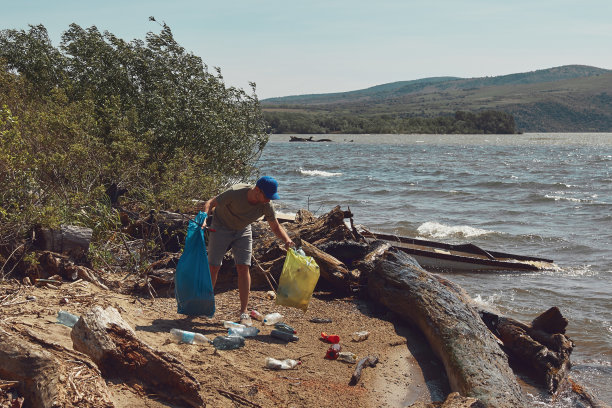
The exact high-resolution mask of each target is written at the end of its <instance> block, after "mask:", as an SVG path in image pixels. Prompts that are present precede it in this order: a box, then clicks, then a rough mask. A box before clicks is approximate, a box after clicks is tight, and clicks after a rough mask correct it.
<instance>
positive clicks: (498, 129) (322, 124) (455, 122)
mask: <svg viewBox="0 0 612 408" xmlns="http://www.w3.org/2000/svg"><path fill="white" fill-rule="evenodd" d="M264 117H265V119H266V121H267V123H268V125H269V126H270V128H271V131H272V133H300V134H308V133H356V134H363V133H428V134H431V133H437V134H456V133H463V134H480V133H496V134H512V133H516V128H515V123H514V118H513V117H512V115H510V114H507V113H504V112H500V111H491V110H487V111H482V112H477V113H472V112H464V111H457V112H456V113H455V115H454V116H439V117H434V118H426V117H402V116H399V115H390V114H382V115H359V114H348V113H346V114H337V113H302V112H288V111H266V112H264Z"/></svg>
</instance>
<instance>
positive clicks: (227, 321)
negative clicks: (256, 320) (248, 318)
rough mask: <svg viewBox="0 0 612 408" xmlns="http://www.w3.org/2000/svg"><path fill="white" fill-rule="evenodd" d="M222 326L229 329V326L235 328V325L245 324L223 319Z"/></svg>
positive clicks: (241, 325) (242, 325)
mask: <svg viewBox="0 0 612 408" xmlns="http://www.w3.org/2000/svg"><path fill="white" fill-rule="evenodd" d="M223 327H225V328H226V329H229V328H231V327H233V328H237V327H246V326H245V325H244V324H240V323H236V322H232V321H229V320H224V321H223Z"/></svg>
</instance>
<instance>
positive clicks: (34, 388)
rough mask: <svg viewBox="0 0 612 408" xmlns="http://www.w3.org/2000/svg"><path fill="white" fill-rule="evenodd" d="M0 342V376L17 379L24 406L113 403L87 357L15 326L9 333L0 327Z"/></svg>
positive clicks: (107, 405)
mask: <svg viewBox="0 0 612 408" xmlns="http://www.w3.org/2000/svg"><path fill="white" fill-rule="evenodd" d="M0 344H2V347H0V377H1V378H2V379H4V380H13V381H18V385H17V387H16V388H17V391H18V392H19V394H20V395H21V396H22V397H23V400H24V403H25V405H26V406H29V407H42V408H47V407H56V406H78V407H92V408H94V407H101V408H112V407H113V406H114V404H113V403H112V399H111V397H110V393H109V391H108V388H107V386H106V382H105V381H104V379H103V378H102V377H101V374H100V371H99V370H98V369H97V368H96V366H95V365H94V364H93V362H91V360H90V359H89V358H88V357H87V356H85V355H82V354H80V353H78V352H75V351H72V350H67V349H65V348H64V347H62V346H60V345H58V344H55V343H49V342H47V341H45V340H43V339H41V338H39V337H37V336H36V334H34V333H32V332H30V331H28V330H27V329H19V328H17V327H13V328H12V331H11V332H8V331H5V330H3V329H2V328H0ZM84 378H87V381H83V379H84Z"/></svg>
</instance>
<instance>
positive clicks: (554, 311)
mask: <svg viewBox="0 0 612 408" xmlns="http://www.w3.org/2000/svg"><path fill="white" fill-rule="evenodd" d="M480 315H481V316H482V320H483V321H484V322H485V324H486V325H487V327H488V328H489V329H490V330H491V331H492V332H493V333H494V334H495V335H496V336H497V337H498V338H499V339H500V340H501V341H502V342H503V344H504V347H505V348H506V349H507V350H508V354H509V355H511V356H513V357H515V359H516V360H517V361H518V362H519V363H520V364H521V365H526V366H528V367H529V369H530V370H529V371H530V375H531V376H532V377H533V378H534V379H536V380H537V381H538V382H539V383H540V384H541V385H542V386H543V387H544V388H545V389H546V390H547V391H548V392H549V393H551V394H554V393H556V392H557V390H558V388H559V386H560V384H561V383H562V381H563V380H564V379H565V378H566V377H567V374H568V372H569V369H570V368H571V363H570V354H571V353H572V350H573V348H574V343H573V342H572V341H571V340H570V339H569V338H568V337H567V336H565V328H566V327H567V323H568V322H567V319H565V318H564V317H563V316H562V315H561V312H560V311H559V309H558V308H556V307H553V308H550V309H549V310H547V311H546V312H544V313H542V314H541V315H540V316H538V317H536V318H535V319H534V320H533V321H532V322H531V324H525V323H522V322H519V321H517V320H514V319H511V318H509V317H504V316H499V315H497V314H494V313H492V312H490V311H480Z"/></svg>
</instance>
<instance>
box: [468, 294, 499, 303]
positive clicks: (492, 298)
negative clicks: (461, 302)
mask: <svg viewBox="0 0 612 408" xmlns="http://www.w3.org/2000/svg"><path fill="white" fill-rule="evenodd" d="M500 297H501V296H500V295H499V294H497V293H494V294H492V295H490V296H487V297H486V299H483V298H482V295H480V294H478V295H476V297H475V298H474V299H472V300H473V301H474V303H476V304H477V305H481V306H493V305H494V304H495V302H496V301H497V300H498V299H499V298H500Z"/></svg>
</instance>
